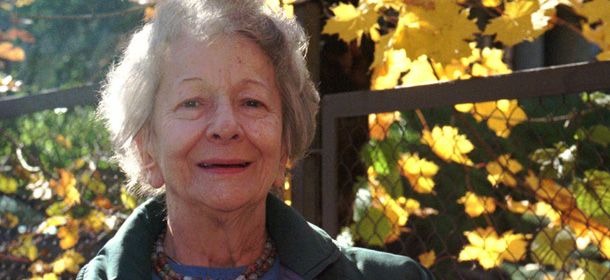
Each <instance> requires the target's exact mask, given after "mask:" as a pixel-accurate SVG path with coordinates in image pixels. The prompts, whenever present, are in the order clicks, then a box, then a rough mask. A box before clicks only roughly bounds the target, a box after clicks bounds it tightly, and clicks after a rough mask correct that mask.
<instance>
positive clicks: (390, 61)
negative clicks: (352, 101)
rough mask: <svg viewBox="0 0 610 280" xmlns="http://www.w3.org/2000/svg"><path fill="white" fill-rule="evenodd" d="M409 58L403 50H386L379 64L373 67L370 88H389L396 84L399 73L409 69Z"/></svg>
mask: <svg viewBox="0 0 610 280" xmlns="http://www.w3.org/2000/svg"><path fill="white" fill-rule="evenodd" d="M410 67H411V60H410V59H408V58H407V56H406V53H405V50H388V51H386V52H385V57H384V60H383V62H382V64H381V65H379V66H377V67H375V69H374V70H373V76H372V77H371V89H373V90H379V89H391V88H394V87H395V86H396V85H398V78H400V75H401V74H402V73H403V72H405V71H407V70H409V68H410Z"/></svg>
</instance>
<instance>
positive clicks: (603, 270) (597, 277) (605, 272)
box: [576, 259, 610, 280]
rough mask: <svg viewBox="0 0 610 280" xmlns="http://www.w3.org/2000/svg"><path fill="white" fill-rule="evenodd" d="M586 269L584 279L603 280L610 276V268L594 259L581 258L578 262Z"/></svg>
mask: <svg viewBox="0 0 610 280" xmlns="http://www.w3.org/2000/svg"><path fill="white" fill-rule="evenodd" d="M576 263H577V264H578V266H579V267H581V268H583V269H584V270H585V279H584V280H602V279H608V277H610V268H608V267H607V266H605V265H603V264H600V263H598V262H595V261H593V260H587V259H580V260H578V261H577V262H576Z"/></svg>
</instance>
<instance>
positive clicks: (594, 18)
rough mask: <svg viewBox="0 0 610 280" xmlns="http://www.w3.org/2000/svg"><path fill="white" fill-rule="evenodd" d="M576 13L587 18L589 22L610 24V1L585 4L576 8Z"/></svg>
mask: <svg viewBox="0 0 610 280" xmlns="http://www.w3.org/2000/svg"><path fill="white" fill-rule="evenodd" d="M575 8H576V9H575V10H576V12H578V13H579V14H581V15H583V16H584V17H586V18H587V21H588V22H589V23H590V24H591V23H596V22H598V21H602V22H604V23H610V13H609V12H608V11H610V1H608V0H593V1H590V2H585V3H584V4H583V5H582V7H579V6H576V7H575Z"/></svg>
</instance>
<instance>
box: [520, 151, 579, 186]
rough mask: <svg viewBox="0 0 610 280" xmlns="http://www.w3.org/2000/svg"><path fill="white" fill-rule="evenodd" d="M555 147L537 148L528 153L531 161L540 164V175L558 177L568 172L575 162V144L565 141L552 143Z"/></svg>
mask: <svg viewBox="0 0 610 280" xmlns="http://www.w3.org/2000/svg"><path fill="white" fill-rule="evenodd" d="M554 146H555V148H543V149H538V150H536V151H534V152H533V153H531V154H530V155H529V158H530V160H531V161H533V162H536V163H537V164H539V165H540V176H541V177H543V178H550V179H559V178H563V177H564V176H565V175H567V174H569V173H570V172H571V171H572V169H574V165H575V162H576V157H575V154H576V145H572V146H569V147H568V145H567V144H566V143H565V142H559V143H555V144H554Z"/></svg>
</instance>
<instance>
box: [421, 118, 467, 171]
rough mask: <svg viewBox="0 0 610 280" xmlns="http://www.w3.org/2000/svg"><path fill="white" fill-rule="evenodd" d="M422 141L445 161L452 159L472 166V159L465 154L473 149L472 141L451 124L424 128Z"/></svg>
mask: <svg viewBox="0 0 610 280" xmlns="http://www.w3.org/2000/svg"><path fill="white" fill-rule="evenodd" d="M422 143H424V144H426V145H428V146H430V148H432V151H433V152H434V153H435V154H436V155H437V156H438V157H440V158H441V159H443V160H444V161H446V162H450V161H454V162H457V163H459V164H464V165H467V166H472V165H473V163H472V161H471V160H470V159H469V158H468V156H466V154H467V153H470V151H472V150H473V149H474V146H473V145H472V143H471V142H470V141H469V140H468V139H466V135H462V134H459V133H458V129H457V128H456V127H452V126H443V128H440V127H438V126H435V127H434V128H433V129H432V131H429V130H427V129H425V130H424V131H423V135H422Z"/></svg>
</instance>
